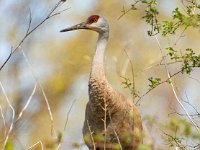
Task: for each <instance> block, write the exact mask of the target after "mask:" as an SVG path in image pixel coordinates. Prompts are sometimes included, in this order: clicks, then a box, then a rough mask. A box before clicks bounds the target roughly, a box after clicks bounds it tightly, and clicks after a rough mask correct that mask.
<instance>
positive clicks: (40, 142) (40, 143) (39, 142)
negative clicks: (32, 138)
mask: <svg viewBox="0 0 200 150" xmlns="http://www.w3.org/2000/svg"><path fill="white" fill-rule="evenodd" d="M38 144H39V145H41V148H42V150H44V146H43V143H42V141H38V142H37V143H35V144H33V145H32V146H31V147H29V148H28V150H30V149H33V148H34V147H35V146H37V145H38Z"/></svg>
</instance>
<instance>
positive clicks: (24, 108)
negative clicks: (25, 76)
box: [15, 83, 37, 122]
mask: <svg viewBox="0 0 200 150" xmlns="http://www.w3.org/2000/svg"><path fill="white" fill-rule="evenodd" d="M36 88H37V83H36V84H35V86H34V88H33V91H32V93H31V95H30V96H29V98H28V100H27V102H26V104H25V106H24V107H23V108H22V110H21V111H20V113H19V116H18V117H17V119H16V120H15V122H17V121H18V120H19V119H20V118H21V117H22V115H23V113H24V111H25V110H26V109H27V107H28V105H29V104H30V102H31V100H32V98H33V95H34V94H35V91H36Z"/></svg>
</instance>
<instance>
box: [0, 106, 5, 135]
mask: <svg viewBox="0 0 200 150" xmlns="http://www.w3.org/2000/svg"><path fill="white" fill-rule="evenodd" d="M0 112H1V117H2V120H3V128H4V136H6V120H5V117H4V112H3V109H2V107H1V105H0Z"/></svg>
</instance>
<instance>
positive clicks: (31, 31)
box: [0, 0, 67, 71]
mask: <svg viewBox="0 0 200 150" xmlns="http://www.w3.org/2000/svg"><path fill="white" fill-rule="evenodd" d="M64 2H65V1H63V0H60V1H59V2H58V3H57V4H56V5H55V6H54V7H53V8H52V10H51V11H50V12H49V14H48V15H47V16H46V17H45V18H44V19H43V20H42V21H41V22H40V23H38V25H36V26H35V27H34V28H33V29H31V30H30V26H31V22H32V17H31V12H30V19H29V25H28V29H27V31H26V34H25V35H24V37H23V38H22V40H21V41H20V42H19V44H18V45H17V46H16V47H15V48H14V49H13V50H12V48H11V53H10V54H9V56H8V57H7V59H6V60H5V61H4V63H3V64H2V65H1V67H0V71H1V70H2V69H3V67H4V66H5V65H6V64H7V63H8V61H9V60H10V58H11V57H12V55H13V54H14V53H15V52H16V51H17V50H18V49H19V48H20V47H21V45H22V44H23V42H24V41H25V40H26V39H27V38H28V37H29V36H30V35H31V34H32V33H33V32H34V31H35V30H36V29H38V28H39V27H40V26H41V25H42V24H44V22H46V21H47V20H49V19H50V18H52V17H54V16H56V15H59V14H60V13H54V12H55V10H56V9H57V8H59V7H60V6H61V5H62V4H63V3H64ZM66 10H67V9H66Z"/></svg>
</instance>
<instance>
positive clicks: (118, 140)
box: [109, 111, 123, 150]
mask: <svg viewBox="0 0 200 150" xmlns="http://www.w3.org/2000/svg"><path fill="white" fill-rule="evenodd" d="M109 118H110V122H111V127H112V130H113V132H114V133H115V136H116V138H117V142H118V143H119V147H120V149H121V150H123V149H122V145H121V142H120V139H119V136H118V135H117V132H116V130H115V129H114V127H113V122H112V118H111V115H110V111H109Z"/></svg>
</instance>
